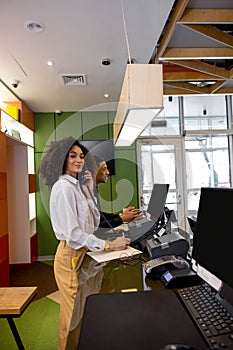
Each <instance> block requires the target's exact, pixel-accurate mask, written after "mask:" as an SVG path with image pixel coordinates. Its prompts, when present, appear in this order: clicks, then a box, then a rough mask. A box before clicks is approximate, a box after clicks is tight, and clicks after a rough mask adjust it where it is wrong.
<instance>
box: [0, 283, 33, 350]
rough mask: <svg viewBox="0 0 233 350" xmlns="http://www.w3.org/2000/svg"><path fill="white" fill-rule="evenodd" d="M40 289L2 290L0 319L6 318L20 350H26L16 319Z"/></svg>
mask: <svg viewBox="0 0 233 350" xmlns="http://www.w3.org/2000/svg"><path fill="white" fill-rule="evenodd" d="M37 290H38V287H6V288H5V287H3V288H0V317H1V318H6V319H7V321H8V323H9V326H10V328H11V331H12V333H13V336H14V338H15V341H16V344H17V346H18V349H20V350H24V346H23V343H22V340H21V338H20V336H19V333H18V330H17V328H16V325H15V322H14V319H13V318H15V317H20V316H21V315H22V313H23V311H24V310H25V309H26V308H27V306H28V305H29V304H30V302H31V300H32V299H33V297H34V296H35V294H36V293H37Z"/></svg>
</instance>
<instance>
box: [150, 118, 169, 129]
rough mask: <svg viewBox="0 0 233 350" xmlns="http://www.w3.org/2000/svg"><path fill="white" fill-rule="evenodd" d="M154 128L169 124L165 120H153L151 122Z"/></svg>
mask: <svg viewBox="0 0 233 350" xmlns="http://www.w3.org/2000/svg"><path fill="white" fill-rule="evenodd" d="M151 126H152V128H165V127H166V126H167V121H166V120H165V119H163V120H152V122H151Z"/></svg>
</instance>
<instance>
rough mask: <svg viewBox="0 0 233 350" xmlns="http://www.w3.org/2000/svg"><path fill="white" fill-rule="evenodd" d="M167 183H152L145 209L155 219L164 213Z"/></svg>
mask: <svg viewBox="0 0 233 350" xmlns="http://www.w3.org/2000/svg"><path fill="white" fill-rule="evenodd" d="M168 189H169V184H154V186H153V189H152V192H151V196H150V201H149V204H148V208H147V211H148V213H149V214H150V215H151V216H152V218H153V219H154V220H155V221H158V220H159V219H160V218H161V216H162V215H163V213H164V207H165V203H166V199H167V193H168Z"/></svg>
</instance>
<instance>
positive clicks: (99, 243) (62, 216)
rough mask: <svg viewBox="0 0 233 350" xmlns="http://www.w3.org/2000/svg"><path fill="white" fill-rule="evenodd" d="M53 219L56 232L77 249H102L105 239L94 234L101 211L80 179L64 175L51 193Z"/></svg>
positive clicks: (61, 238)
mask: <svg viewBox="0 0 233 350" xmlns="http://www.w3.org/2000/svg"><path fill="white" fill-rule="evenodd" d="M50 219H51V223H52V227H53V230H54V233H55V236H56V237H57V239H58V240H64V241H66V242H67V244H68V245H69V246H70V247H71V248H74V249H79V248H81V247H86V248H87V249H89V250H96V249H103V248H104V246H105V241H104V240H102V239H99V238H97V237H96V236H95V235H93V232H94V231H95V230H96V229H97V228H98V225H99V219H100V213H99V211H98V208H97V207H96V205H95V203H94V202H93V201H92V200H90V199H87V198H86V197H85V196H84V194H83V193H82V191H81V188H80V185H79V181H78V180H77V179H75V178H74V177H72V176H70V175H67V174H65V175H62V176H60V177H59V180H58V181H57V182H56V183H55V184H54V185H53V187H52V190H51V194H50Z"/></svg>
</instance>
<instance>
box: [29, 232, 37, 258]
mask: <svg viewBox="0 0 233 350" xmlns="http://www.w3.org/2000/svg"><path fill="white" fill-rule="evenodd" d="M30 243H31V262H32V264H33V263H34V262H35V261H37V259H38V234H37V233H36V234H35V235H33V236H32V237H31V238H30Z"/></svg>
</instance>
